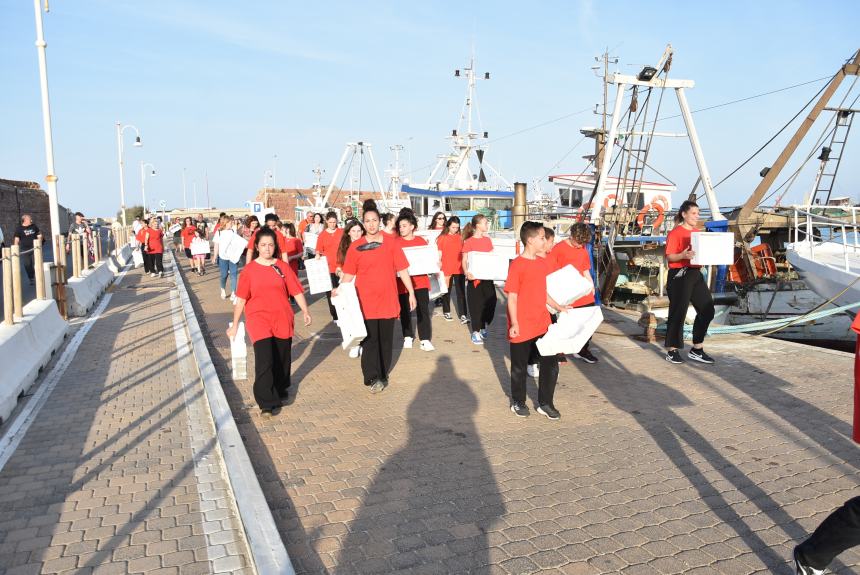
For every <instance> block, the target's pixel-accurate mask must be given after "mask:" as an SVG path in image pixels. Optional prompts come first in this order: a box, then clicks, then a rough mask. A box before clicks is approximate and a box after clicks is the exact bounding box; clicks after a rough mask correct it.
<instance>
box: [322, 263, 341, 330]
mask: <svg viewBox="0 0 860 575" xmlns="http://www.w3.org/2000/svg"><path fill="white" fill-rule="evenodd" d="M329 275H330V276H331V287H332V288H333V289H336V288H337V286H339V285H340V278H339V277H337V274H329ZM325 299H326V301H327V302H328V312H329V313H330V314H331V319H332V320H333V321H337V310H336V309H334V306H333V305H332V303H331V292H330V291H327V292H325Z"/></svg>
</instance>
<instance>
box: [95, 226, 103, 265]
mask: <svg viewBox="0 0 860 575" xmlns="http://www.w3.org/2000/svg"><path fill="white" fill-rule="evenodd" d="M93 254H95V258H96V261H95V262H93V264H96V263H98V262H100V261H102V234H101V232H98V233H97V234H96V241H95V243H94V244H93Z"/></svg>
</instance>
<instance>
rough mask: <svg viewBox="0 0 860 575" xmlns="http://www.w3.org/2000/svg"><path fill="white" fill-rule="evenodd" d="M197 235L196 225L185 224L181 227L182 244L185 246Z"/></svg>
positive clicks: (187, 246)
mask: <svg viewBox="0 0 860 575" xmlns="http://www.w3.org/2000/svg"><path fill="white" fill-rule="evenodd" d="M196 236H197V227H196V226H194V225H191V226H185V227H184V228H182V245H183V246H184V247H186V248H190V247H191V240H193V239H194V238H195V237H196Z"/></svg>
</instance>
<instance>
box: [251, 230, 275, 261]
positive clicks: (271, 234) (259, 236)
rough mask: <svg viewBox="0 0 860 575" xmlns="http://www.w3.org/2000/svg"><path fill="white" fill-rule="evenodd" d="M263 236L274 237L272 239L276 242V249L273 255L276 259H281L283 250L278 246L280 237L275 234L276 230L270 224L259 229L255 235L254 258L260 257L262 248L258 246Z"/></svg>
mask: <svg viewBox="0 0 860 575" xmlns="http://www.w3.org/2000/svg"><path fill="white" fill-rule="evenodd" d="M262 238H272V241H273V242H274V243H275V251H274V252H272V257H273V258H275V259H276V260H277V259H280V257H281V250H280V248H279V247H278V237H277V236H276V235H275V230H273V229H272V228H270V227H268V226H263V227H261V228H260V231H258V232H257V235H256V236H255V237H254V253H253V256H252V257H253V258H254V259H257V258H258V257H260V250H259V249H258V246H259V245H260V240H261V239H262Z"/></svg>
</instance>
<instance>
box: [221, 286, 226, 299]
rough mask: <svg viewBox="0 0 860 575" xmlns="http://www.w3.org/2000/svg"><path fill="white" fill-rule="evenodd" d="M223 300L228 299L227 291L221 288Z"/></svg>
mask: <svg viewBox="0 0 860 575" xmlns="http://www.w3.org/2000/svg"><path fill="white" fill-rule="evenodd" d="M221 299H227V290H225V289H224V288H221Z"/></svg>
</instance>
